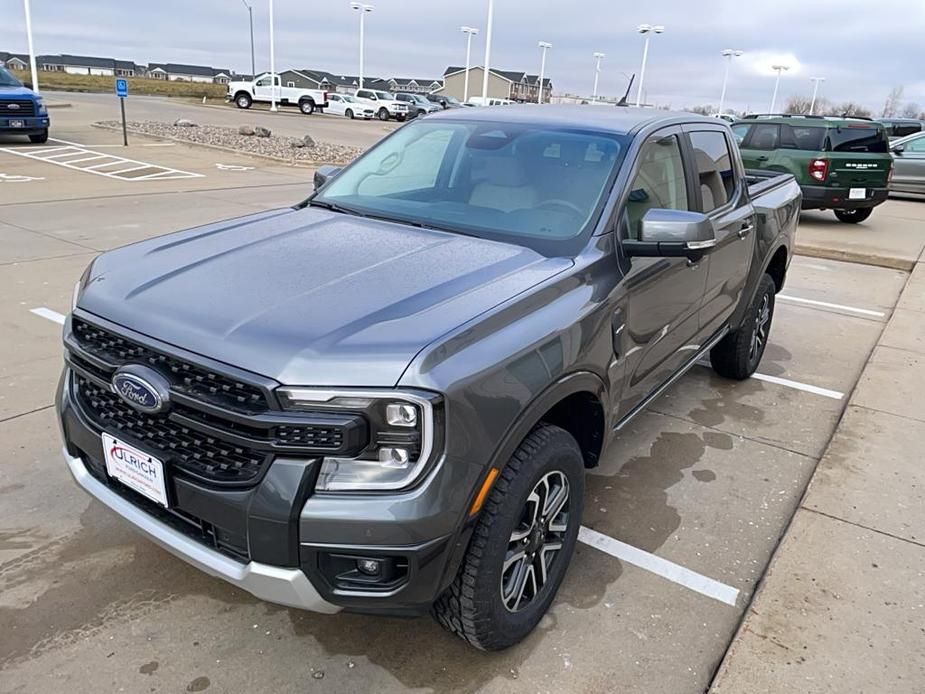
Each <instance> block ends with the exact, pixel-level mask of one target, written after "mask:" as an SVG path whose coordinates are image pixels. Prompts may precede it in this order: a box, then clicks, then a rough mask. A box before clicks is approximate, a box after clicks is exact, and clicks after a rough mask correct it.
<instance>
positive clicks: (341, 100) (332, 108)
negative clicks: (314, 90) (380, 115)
mask: <svg viewBox="0 0 925 694" xmlns="http://www.w3.org/2000/svg"><path fill="white" fill-rule="evenodd" d="M325 110H326V111H327V112H328V113H333V114H334V115H335V116H346V117H347V118H350V119H353V118H363V119H365V120H371V119H372V118H373V117H374V116H375V115H376V111H375V110H374V109H373V108H372V107H371V106H368V105H366V104H361V103H360V101H359V99H357V98H356V97H355V96H353V95H351V94H328V107H327V109H325Z"/></svg>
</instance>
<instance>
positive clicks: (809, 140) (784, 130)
mask: <svg viewBox="0 0 925 694" xmlns="http://www.w3.org/2000/svg"><path fill="white" fill-rule="evenodd" d="M824 143H825V128H818V127H813V126H808V125H782V126H781V128H780V146H781V148H782V149H802V150H805V151H810V152H820V151H822V146H823V144H824Z"/></svg>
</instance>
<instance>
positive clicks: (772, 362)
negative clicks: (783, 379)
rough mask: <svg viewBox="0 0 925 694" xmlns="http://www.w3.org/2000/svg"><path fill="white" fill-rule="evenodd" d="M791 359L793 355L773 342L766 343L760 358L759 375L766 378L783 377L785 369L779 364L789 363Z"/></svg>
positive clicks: (784, 366) (785, 372)
mask: <svg viewBox="0 0 925 694" xmlns="http://www.w3.org/2000/svg"><path fill="white" fill-rule="evenodd" d="M791 359H793V354H792V353H791V352H790V351H789V350H786V349H784V348H783V347H781V346H780V345H775V344H774V343H773V342H770V343H768V346H767V347H766V348H765V350H764V356H763V357H762V358H761V366H760V367H759V368H760V370H761V373H763V374H766V375H768V376H785V375H786V374H787V367H786V365H784V364H781V362H789V361H790V360H791Z"/></svg>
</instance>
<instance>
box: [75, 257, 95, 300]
mask: <svg viewBox="0 0 925 694" xmlns="http://www.w3.org/2000/svg"><path fill="white" fill-rule="evenodd" d="M92 267H93V263H90V264H89V265H87V269H86V270H84V272H83V274H82V275H81V276H80V279H79V280H77V283H76V284H75V285H74V293H73V294H72V295H71V311H73V310H74V309H75V308H77V302H78V300H80V295H81V294H83V291H84V288H85V287H86V286H87V280H88V279H90V269H91V268H92Z"/></svg>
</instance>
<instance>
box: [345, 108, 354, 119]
mask: <svg viewBox="0 0 925 694" xmlns="http://www.w3.org/2000/svg"><path fill="white" fill-rule="evenodd" d="M344 115H345V116H347V118H349V119H350V120H353V109H349V108H348V109H347V110H346V111H345V112H344Z"/></svg>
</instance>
